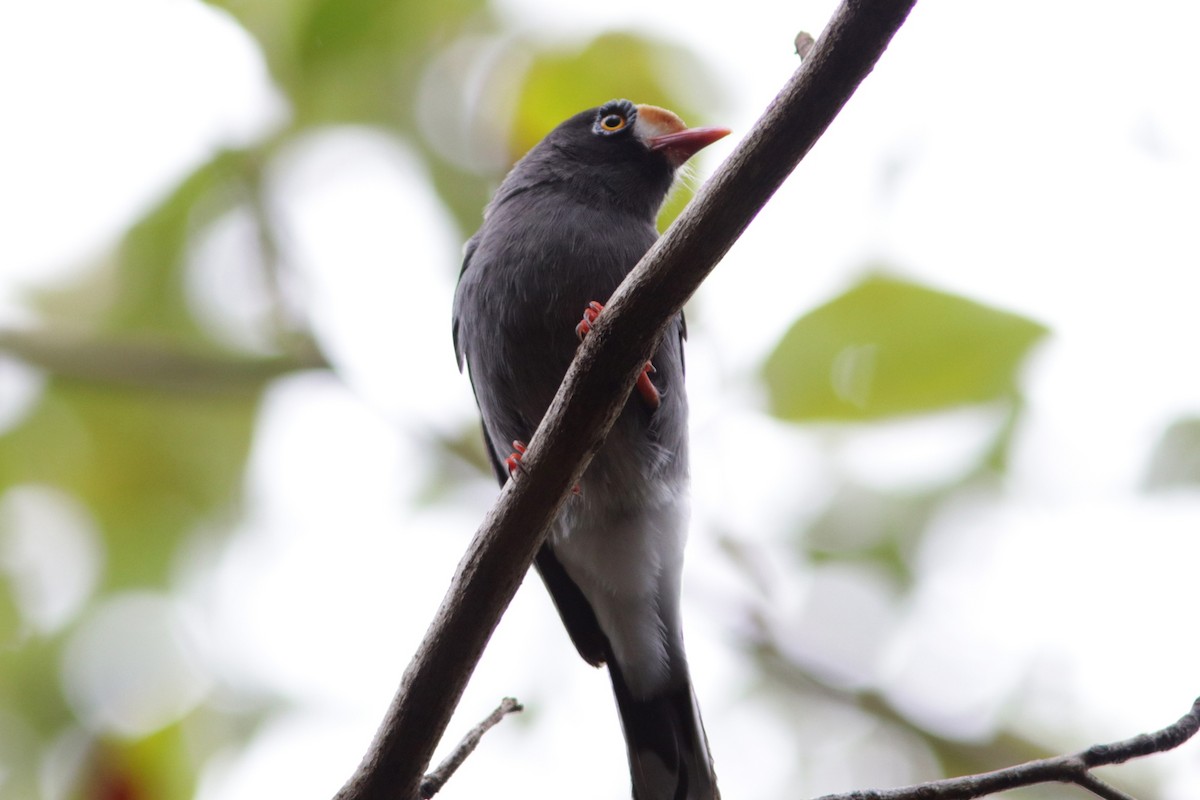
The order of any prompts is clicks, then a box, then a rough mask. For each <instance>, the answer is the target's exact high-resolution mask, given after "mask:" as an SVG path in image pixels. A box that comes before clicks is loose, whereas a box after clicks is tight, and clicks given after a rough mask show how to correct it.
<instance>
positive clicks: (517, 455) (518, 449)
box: [504, 439, 583, 494]
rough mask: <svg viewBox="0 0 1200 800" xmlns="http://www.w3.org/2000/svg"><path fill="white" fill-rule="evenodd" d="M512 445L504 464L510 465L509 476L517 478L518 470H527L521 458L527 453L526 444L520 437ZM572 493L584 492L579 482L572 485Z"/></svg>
mask: <svg viewBox="0 0 1200 800" xmlns="http://www.w3.org/2000/svg"><path fill="white" fill-rule="evenodd" d="M512 446H513V451H512V454H511V455H510V456H509V457H508V458H506V459H504V466H506V467H508V475H509V477H510V478H515V477H517V473H518V472H524V471H525V467H523V466H522V465H521V459H522V458H523V457H524V455H525V450H526V444H525V443H524V442H522V441H521V440H520V439H513V443H512ZM571 494H583V492H581V491H580V490H579V484H578V483H577V484H575V485H574V486H572V487H571Z"/></svg>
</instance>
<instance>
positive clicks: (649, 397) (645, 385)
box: [575, 300, 662, 488]
mask: <svg viewBox="0 0 1200 800" xmlns="http://www.w3.org/2000/svg"><path fill="white" fill-rule="evenodd" d="M603 310H604V306H603V305H602V304H601V303H598V302H596V301H595V300H593V301H592V302H590V303H588V305H587V308H585V309H584V310H583V319H581V320H580V321H579V324H578V325H576V326H575V335H576V336H578V337H579V341H581V342H582V341H583V339H584V337H585V336H587V335H588V334H589V333H591V332H592V325H594V324H595V322H596V317H598V316H600V312H601V311H603ZM655 371H656V370H655V369H654V364H652V363H651V362H649V361H647V362H646V366H644V367H642V373H641V374H640V375H638V379H637V391H638V394H639V395H641V397H642V402H644V403H645V404H646V405H648V406H650V410H651V411H654V410H655V409H657V408H658V407H659V405H661V404H662V395H660V394H659V393H658V389H656V388H655V386H654V382H653V381H651V380H650V374H651V373H652V372H655ZM576 488H578V487H576Z"/></svg>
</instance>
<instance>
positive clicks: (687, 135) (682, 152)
mask: <svg viewBox="0 0 1200 800" xmlns="http://www.w3.org/2000/svg"><path fill="white" fill-rule="evenodd" d="M729 134H730V130H729V128H688V129H686V130H682V131H678V132H677V133H666V134H663V135H662V136H655V137H653V138H651V139H649V140H647V142H646V143H647V144H648V145H649V147H650V149H651V150H661V151H663V152H664V153H666V156H667V158H668V159H669V160H670V161H671V163H672V164H673V165H674V166H676V167H678V166H679V165H681V164H682V163H683V162H685V161H687V160H688V159H689V158H691V157H692V156H694V155H696V153H699V152H700V151H701V150H703V149H704V148H705V147H708V146H709V145H710V144H712V143H713V142H715V141H717V140H718V139H724V138H725V137H726V136H728V135H729Z"/></svg>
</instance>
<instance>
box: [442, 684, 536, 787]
mask: <svg viewBox="0 0 1200 800" xmlns="http://www.w3.org/2000/svg"><path fill="white" fill-rule="evenodd" d="M522 710H524V709H523V707H522V706H521V704H520V703H518V702H517V701H516V699H515V698H512V697H506V698H504V699H503V700H501V701H500V705H498V706H497V707H496V710H495V711H493V712H492V713H491V714H488V716H487V718H486V719H484V720H483V722H481V723H479V724H478V725H476V726H475V727H474V728H471V730H469V731H467V735H466V736H464V737H463V738H462V741H461V742H459V743H458V747H455V748H454V751H453V752H451V753H450V755H448V756H446V760H445V761H443V762H442V763H441V764H438V768H437V769H435V770H434V771H433V772H431V773H429V774H428V775H426V776H425V777H424V778H422V779H421V789H420V794H421V800H429V798H431V797H433V796H434V795H435V794H437V793H438V792H439V791H441V789H442V787H443V786H445V785H446V781H448V780H450V776H451V775H453V774H454V771H455V770H457V769H458V768H459V767H461V766H462V764H463V762H464V761H466V760H467V756H469V755H471V753H472V752H474V750H475V748H476V747H478V746H479V740H480V739H482V738H483V735H484V734H485V733H487V732H488V731H490V730H491V729H492V728H493V727H495V725H496V723H498V722H500V720H502V719H504V718H505V717H506V716H507V715H509V714H511V713H513V712H514V711H522Z"/></svg>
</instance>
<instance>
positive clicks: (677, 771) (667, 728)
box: [608, 659, 721, 800]
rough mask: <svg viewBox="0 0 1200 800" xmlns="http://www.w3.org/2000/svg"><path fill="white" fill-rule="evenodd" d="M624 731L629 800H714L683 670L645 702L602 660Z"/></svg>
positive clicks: (709, 768) (697, 717)
mask: <svg viewBox="0 0 1200 800" xmlns="http://www.w3.org/2000/svg"><path fill="white" fill-rule="evenodd" d="M608 668H609V673H610V675H611V676H612V684H613V694H614V695H615V696H616V699H617V710H618V711H619V712H620V715H621V727H622V728H624V730H625V745H626V747H627V748H628V750H629V773H630V778H631V779H632V781H633V800H720V797H721V795H720V792H718V791H717V778H716V775H715V774H714V772H713V765H712V758H711V756H710V755H709V752H708V738H707V736H705V733H704V724H703V723H702V722H701V721H700V708H699V706H698V705H697V703H696V695H695V693H694V692H693V691H692V684H691V681H690V680H689V679H688V676H687V673H686V669H685V670H684V674H683V675H682V676H679V675H676V676H675V680H673V681H672V683H671V686H670V687H668V688H665V689H664V691H662V692H660V693H656V694H653V695H651V696H649V697H647V698H645V699H640V698H637V697H635V696H634V695H633V693H632V692H631V691H630V690H629V687H628V685H626V683H625V679H624V677H623V676H622V675H621V670H620V669H619V668H618V667H617V664H616V662H615V661H614V660H612V659H610V660H609V662H608Z"/></svg>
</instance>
